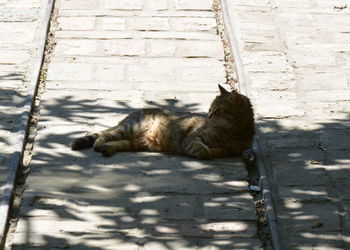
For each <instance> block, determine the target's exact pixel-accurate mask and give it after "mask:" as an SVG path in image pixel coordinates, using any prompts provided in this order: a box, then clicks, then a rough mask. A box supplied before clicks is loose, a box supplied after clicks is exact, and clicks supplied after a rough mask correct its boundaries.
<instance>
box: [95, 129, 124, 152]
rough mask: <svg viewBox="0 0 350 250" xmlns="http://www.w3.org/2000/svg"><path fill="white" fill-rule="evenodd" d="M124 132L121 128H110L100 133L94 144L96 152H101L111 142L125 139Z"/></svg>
mask: <svg viewBox="0 0 350 250" xmlns="http://www.w3.org/2000/svg"><path fill="white" fill-rule="evenodd" d="M123 134H124V133H123V130H122V128H121V127H120V126H117V127H114V128H109V129H107V130H104V131H101V132H99V133H98V137H97V138H96V140H95V142H94V143H93V147H94V150H95V151H96V152H100V151H101V149H102V147H103V145H105V144H106V143H107V142H110V141H118V140H122V139H123Z"/></svg>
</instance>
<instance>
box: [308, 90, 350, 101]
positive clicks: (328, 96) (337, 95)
mask: <svg viewBox="0 0 350 250" xmlns="http://www.w3.org/2000/svg"><path fill="white" fill-rule="evenodd" d="M305 95H306V98H307V100H309V101H317V100H323V101H349V100H350V91H348V90H338V89H329V90H314V91H307V92H306V93H305Z"/></svg>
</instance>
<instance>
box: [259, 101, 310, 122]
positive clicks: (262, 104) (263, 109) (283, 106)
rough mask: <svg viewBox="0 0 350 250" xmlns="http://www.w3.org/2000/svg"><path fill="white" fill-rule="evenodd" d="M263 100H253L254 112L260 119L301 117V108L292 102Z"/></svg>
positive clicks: (303, 113) (295, 102) (302, 112)
mask: <svg viewBox="0 0 350 250" xmlns="http://www.w3.org/2000/svg"><path fill="white" fill-rule="evenodd" d="M265 98H266V99H265V100H255V101H254V103H255V104H256V105H254V110H255V113H256V115H257V116H258V117H261V118H283V117H290V116H303V115H305V111H304V110H303V107H302V106H301V105H300V104H299V103H298V102H297V101H294V100H274V99H271V98H269V97H265Z"/></svg>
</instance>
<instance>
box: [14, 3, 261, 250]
mask: <svg viewBox="0 0 350 250" xmlns="http://www.w3.org/2000/svg"><path fill="white" fill-rule="evenodd" d="M56 7H57V8H58V9H59V11H58V19H57V30H56V32H55V33H56V34H55V37H56V38H55V39H56V46H55V49H54V52H53V55H52V57H51V63H50V64H49V70H48V74H47V83H46V91H45V93H44V95H43V97H42V104H41V118H40V122H39V127H38V135H37V138H36V143H35V146H34V151H33V160H32V165H31V169H32V171H31V173H30V175H29V177H28V179H27V181H26V188H25V192H24V194H23V201H22V205H21V210H20V218H19V222H18V224H17V228H16V230H15V232H14V233H13V234H11V235H10V239H9V242H8V244H9V245H11V244H12V246H13V249H29V248H33V249H34V248H35V249H36V248H50V249H54V248H68V249H152V250H153V249H232V248H234V249H238V248H243V249H254V248H259V246H261V242H260V241H259V240H258V239H257V237H256V233H257V227H256V216H255V208H254V203H253V200H252V197H251V196H250V195H249V192H248V183H247V181H246V177H247V171H246V169H245V167H244V165H243V164H242V163H241V162H240V161H239V160H235V159H220V160H215V161H202V162H201V161H197V160H195V159H191V158H187V157H181V156H176V155H162V154H157V153H120V154H117V155H115V156H113V157H111V158H103V157H102V156H101V155H100V154H98V153H95V152H93V151H92V150H86V151H82V152H74V151H71V150H70V149H69V147H68V144H69V142H70V141H71V140H72V139H73V138H77V137H79V136H81V135H83V134H84V133H85V131H96V130H100V129H103V128H105V127H106V126H111V125H114V124H116V123H117V122H118V121H119V120H121V119H122V118H123V117H124V116H125V115H126V114H127V113H128V112H130V111H132V110H134V109H135V108H141V107H166V108H170V109H186V110H189V111H198V112H206V111H207V109H208V108H209V104H210V102H211V100H213V98H214V96H215V95H216V94H217V93H218V91H217V84H218V83H223V82H225V68H224V66H223V64H224V61H223V47H222V43H221V41H220V38H219V36H218V35H217V34H216V23H215V18H214V15H213V13H212V12H211V8H212V2H211V0H200V1H199V0H152V1H148V0H120V1H110V0H86V1H78V0H70V1H69V0H60V1H57V6H56Z"/></svg>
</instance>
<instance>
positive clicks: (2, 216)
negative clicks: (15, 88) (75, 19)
mask: <svg viewBox="0 0 350 250" xmlns="http://www.w3.org/2000/svg"><path fill="white" fill-rule="evenodd" d="M54 1H55V0H48V2H47V4H46V6H45V7H44V8H45V9H46V10H45V14H44V17H43V19H42V21H41V22H40V21H39V25H41V27H39V30H38V32H39V37H38V41H37V46H36V47H34V49H36V53H35V56H34V61H35V64H34V67H33V69H32V74H31V81H30V83H29V86H28V90H27V96H26V99H25V101H24V106H23V109H22V115H21V117H20V122H19V130H18V132H17V138H16V142H15V145H14V153H13V155H12V157H11V162H10V166H9V171H8V176H7V180H6V183H5V188H4V191H3V195H2V197H1V203H0V247H2V246H3V245H4V244H5V239H6V230H7V226H8V225H7V223H8V215H9V212H10V208H11V202H12V197H13V190H14V187H15V181H16V175H17V170H18V167H19V165H20V164H21V161H22V159H23V150H24V145H25V139H26V135H27V128H28V124H29V122H30V115H31V110H32V105H33V102H34V97H35V95H36V91H37V86H38V82H39V77H40V71H41V67H42V64H43V60H44V51H45V44H46V36H47V32H48V30H49V22H50V17H51V13H52V10H53V6H54Z"/></svg>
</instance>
